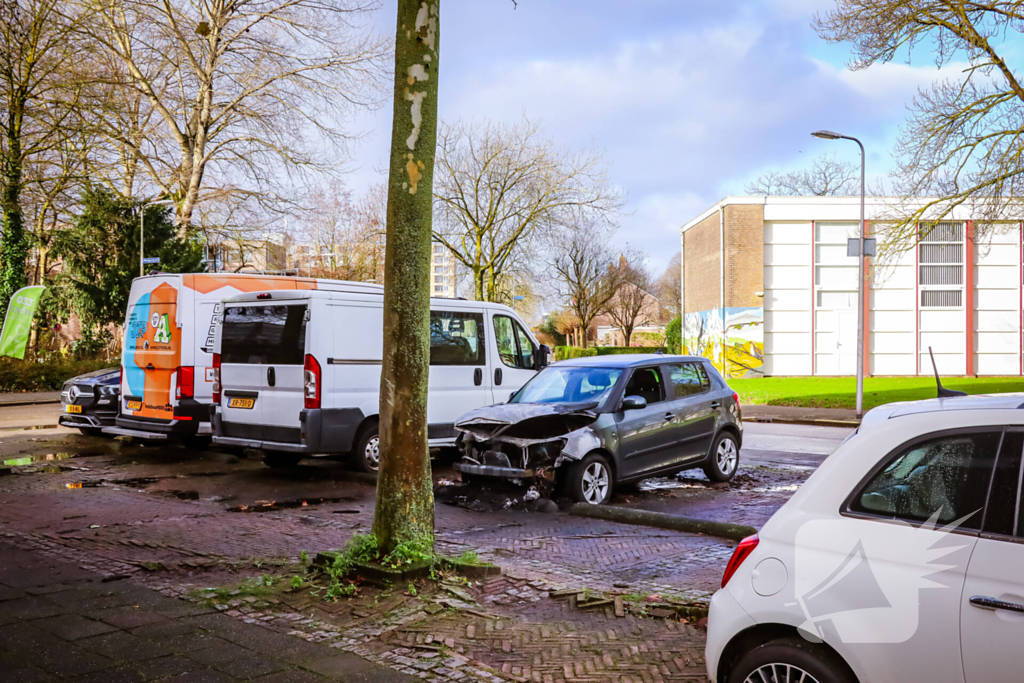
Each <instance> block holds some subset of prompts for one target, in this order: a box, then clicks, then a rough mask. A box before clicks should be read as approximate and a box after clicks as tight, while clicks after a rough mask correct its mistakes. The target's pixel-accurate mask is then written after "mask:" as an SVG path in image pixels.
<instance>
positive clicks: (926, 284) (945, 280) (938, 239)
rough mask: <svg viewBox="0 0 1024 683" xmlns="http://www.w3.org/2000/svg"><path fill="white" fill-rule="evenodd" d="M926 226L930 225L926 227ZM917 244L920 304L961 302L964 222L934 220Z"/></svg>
mask: <svg viewBox="0 0 1024 683" xmlns="http://www.w3.org/2000/svg"><path fill="white" fill-rule="evenodd" d="M929 228H930V229H929ZM923 230H928V233H927V234H926V235H923V236H922V237H921V242H920V243H919V244H918V245H917V250H918V251H917V253H918V264H919V265H918V268H919V273H918V282H919V283H920V286H921V307H922V308H960V307H962V306H963V303H964V251H965V249H964V246H965V242H964V224H963V223H962V222H948V221H943V222H941V223H935V224H933V225H931V226H927V227H924V226H923V227H922V231H923Z"/></svg>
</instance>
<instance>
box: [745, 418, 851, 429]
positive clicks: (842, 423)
mask: <svg viewBox="0 0 1024 683" xmlns="http://www.w3.org/2000/svg"><path fill="white" fill-rule="evenodd" d="M743 421H744V422H761V423H766V424H771V423H773V422H777V423H779V424H791V425H812V426H816V427H859V426H860V420H835V419H829V418H799V417H775V416H774V415H773V416H767V417H745V418H743Z"/></svg>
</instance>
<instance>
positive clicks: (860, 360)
mask: <svg viewBox="0 0 1024 683" xmlns="http://www.w3.org/2000/svg"><path fill="white" fill-rule="evenodd" d="M811 135H813V136H814V137H816V138H821V139H822V140H853V141H854V142H856V143H857V146H858V147H860V227H859V228H858V230H857V232H858V234H859V235H860V239H859V241H860V248H859V249H858V250H857V254H858V256H857V276H858V277H857V419H860V418H861V416H862V415H863V414H864V319H865V317H864V316H865V311H864V145H863V144H862V143H861V141H860V140H858V139H857V138H854V137H850V136H849V135H842V134H841V133H835V132H833V131H830V130H819V131H816V132H814V133H811Z"/></svg>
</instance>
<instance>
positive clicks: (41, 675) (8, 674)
mask: <svg viewBox="0 0 1024 683" xmlns="http://www.w3.org/2000/svg"><path fill="white" fill-rule="evenodd" d="M3 673H4V680H9V681H17V683H50V682H51V681H59V680H60V679H59V678H57V677H56V676H54V675H53V674H49V673H47V672H45V671H43V670H42V669H37V668H36V667H34V666H25V667H21V668H18V669H7V670H5V671H4V672H3Z"/></svg>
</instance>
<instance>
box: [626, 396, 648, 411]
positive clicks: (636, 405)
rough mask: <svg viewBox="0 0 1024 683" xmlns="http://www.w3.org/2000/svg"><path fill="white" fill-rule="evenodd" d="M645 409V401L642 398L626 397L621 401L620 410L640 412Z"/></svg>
mask: <svg viewBox="0 0 1024 683" xmlns="http://www.w3.org/2000/svg"><path fill="white" fill-rule="evenodd" d="M646 407H647V399H646V398H644V397H643V396H627V397H625V398H624V399H622V410H640V409H642V408H646Z"/></svg>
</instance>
